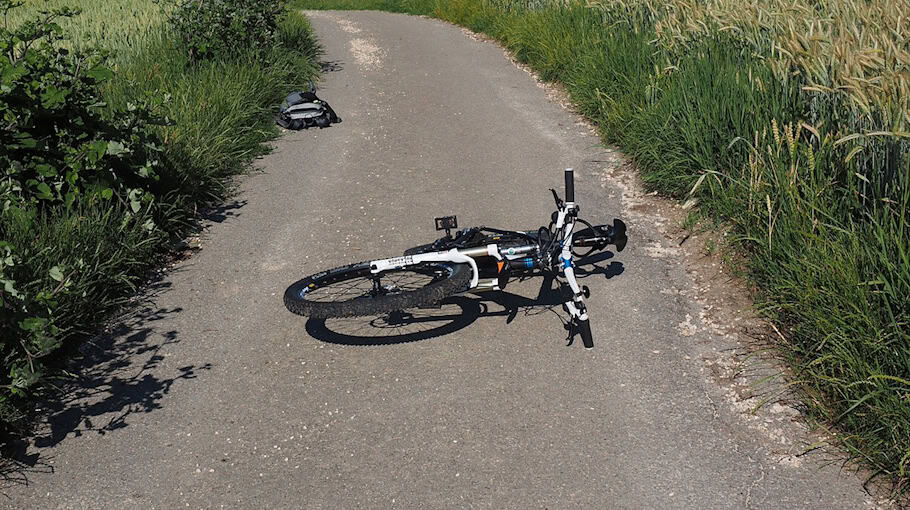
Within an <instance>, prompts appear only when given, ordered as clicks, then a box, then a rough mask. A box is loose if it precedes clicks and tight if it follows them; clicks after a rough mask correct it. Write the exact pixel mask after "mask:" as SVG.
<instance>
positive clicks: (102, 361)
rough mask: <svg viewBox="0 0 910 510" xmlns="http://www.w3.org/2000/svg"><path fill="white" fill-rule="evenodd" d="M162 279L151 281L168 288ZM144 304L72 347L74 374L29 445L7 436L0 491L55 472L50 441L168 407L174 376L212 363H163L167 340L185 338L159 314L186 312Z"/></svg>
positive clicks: (38, 415) (41, 411) (52, 397)
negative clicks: (35, 475)
mask: <svg viewBox="0 0 910 510" xmlns="http://www.w3.org/2000/svg"><path fill="white" fill-rule="evenodd" d="M168 286H169V285H167V284H163V285H159V286H157V287H155V286H152V289H155V288H157V289H159V291H160V290H161V289H164V288H167V287H168ZM154 294H155V292H154V290H153V292H151V293H149V294H148V295H146V296H145V297H144V299H143V302H144V303H145V305H146V306H144V307H142V308H140V309H139V311H137V312H133V313H132V314H130V315H128V316H127V318H126V319H124V320H121V321H119V323H117V325H116V326H114V327H113V328H112V329H111V330H110V331H109V332H107V333H105V334H102V335H100V336H98V337H96V338H94V339H93V340H91V341H89V342H86V343H85V344H83V345H81V346H80V347H79V348H78V350H75V349H74V352H75V354H76V356H75V357H74V359H72V360H71V361H69V362H67V364H66V373H67V374H68V376H66V377H60V378H57V379H55V380H54V381H53V385H52V387H50V388H49V389H48V390H47V392H46V394H45V395H44V397H43V399H42V401H41V402H40V403H39V404H38V407H37V408H36V409H35V410H34V413H33V414H34V416H33V418H34V419H33V421H34V422H35V423H37V425H36V427H35V434H34V436H33V439H32V441H31V447H29V444H28V442H27V441H25V440H22V439H12V440H11V439H7V440H6V442H5V443H4V445H3V452H2V454H3V459H2V460H3V462H0V491H2V490H4V489H6V488H8V487H11V486H13V485H27V484H28V474H29V473H35V472H53V468H52V467H51V465H50V464H49V463H48V462H47V460H48V458H50V457H49V452H48V451H43V449H45V448H51V447H53V446H55V445H58V444H59V443H60V442H61V441H63V440H64V439H65V438H67V437H79V436H83V435H87V434H99V435H104V434H108V433H111V432H113V431H116V430H119V429H122V428H125V427H127V426H128V425H129V419H130V416H132V415H134V414H140V413H150V412H153V411H155V410H156V409H160V408H161V407H162V400H163V398H164V396H165V395H167V394H168V393H169V392H170V391H171V389H172V387H173V386H174V384H175V383H177V382H178V381H184V380H189V379H194V378H196V377H197V375H198V373H199V371H201V370H208V369H210V368H211V366H212V365H211V364H210V363H205V364H201V365H185V366H180V367H176V368H174V369H166V368H164V367H162V362H163V361H164V359H165V353H166V351H167V347H168V346H171V345H173V344H175V343H177V342H178V341H179V335H178V332H177V331H175V330H167V329H166V328H158V327H157V324H156V323H157V322H158V321H161V320H162V319H164V318H166V317H168V316H172V315H174V314H177V313H180V312H181V311H182V308H179V307H175V308H156V307H152V306H148V305H149V303H150V302H151V296H152V295H154Z"/></svg>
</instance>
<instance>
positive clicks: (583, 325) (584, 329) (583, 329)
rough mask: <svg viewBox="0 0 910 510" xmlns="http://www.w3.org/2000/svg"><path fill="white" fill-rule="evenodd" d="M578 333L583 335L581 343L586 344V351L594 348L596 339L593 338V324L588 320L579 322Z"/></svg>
mask: <svg viewBox="0 0 910 510" xmlns="http://www.w3.org/2000/svg"><path fill="white" fill-rule="evenodd" d="M578 332H579V333H581V342H582V343H583V344H585V349H591V348H593V347H594V338H593V337H592V336H591V323H590V322H589V321H588V319H585V320H583V321H578Z"/></svg>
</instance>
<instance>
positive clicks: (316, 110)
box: [275, 82, 341, 129]
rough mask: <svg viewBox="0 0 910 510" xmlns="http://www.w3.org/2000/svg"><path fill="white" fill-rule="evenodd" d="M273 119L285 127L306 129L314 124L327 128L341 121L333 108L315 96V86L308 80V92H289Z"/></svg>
mask: <svg viewBox="0 0 910 510" xmlns="http://www.w3.org/2000/svg"><path fill="white" fill-rule="evenodd" d="M275 121H276V122H277V123H278V125H279V126H281V127H283V128H287V129H306V128H310V127H314V126H318V127H320V128H327V127H329V126H330V125H331V124H332V123H335V122H341V118H340V117H339V116H338V115H336V114H335V110H333V109H332V107H331V106H329V103H326V102H325V101H323V100H322V99H319V98H318V97H316V86H315V85H313V82H310V91H309V92H291V93H290V94H288V97H287V98H286V99H285V100H284V104H282V105H281V110H279V112H278V115H277V116H276V117H275Z"/></svg>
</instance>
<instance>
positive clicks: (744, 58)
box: [296, 0, 910, 493]
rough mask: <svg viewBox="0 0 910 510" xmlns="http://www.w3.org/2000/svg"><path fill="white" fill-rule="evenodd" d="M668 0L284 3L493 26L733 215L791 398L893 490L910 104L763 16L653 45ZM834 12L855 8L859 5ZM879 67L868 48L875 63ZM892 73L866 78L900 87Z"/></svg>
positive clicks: (908, 248) (686, 190) (908, 340)
mask: <svg viewBox="0 0 910 510" xmlns="http://www.w3.org/2000/svg"><path fill="white" fill-rule="evenodd" d="M671 3H673V2H671V1H669V0H668V1H667V2H663V3H660V2H658V3H654V2H637V1H627V2H622V1H619V0H617V1H609V2H607V1H604V2H599V5H598V6H596V7H592V6H589V5H582V4H581V3H580V2H572V1H569V2H546V1H516V0H511V1H510V0H450V1H445V2H442V1H434V0H423V1H417V0H413V1H400V2H396V1H393V0H376V1H371V2H358V3H356V5H355V3H353V2H348V1H331V0H297V2H296V5H297V6H299V7H301V8H306V9H324V8H352V7H355V6H356V7H357V8H374V9H385V10H392V11H398V12H410V13H413V14H426V13H432V15H434V16H436V17H438V18H441V19H444V20H447V21H450V22H452V23H456V24H459V25H463V26H466V27H468V28H470V29H472V30H474V31H477V32H483V33H485V34H487V35H490V36H492V37H493V38H495V39H497V40H499V41H500V42H501V43H502V44H503V45H505V46H506V47H507V48H509V49H510V50H511V51H512V52H513V53H514V54H515V56H516V57H517V59H518V60H520V61H521V62H523V63H526V64H528V65H530V66H531V67H532V68H534V69H535V70H536V71H537V72H539V73H540V75H541V77H542V78H543V79H545V80H548V81H559V82H561V83H563V84H564V85H565V87H566V90H567V91H568V93H569V95H570V96H571V98H572V100H573V101H574V102H575V104H576V105H577V106H578V108H579V109H580V111H581V112H583V113H584V115H586V116H587V117H588V118H589V119H590V120H592V121H593V122H595V123H596V124H597V126H598V127H599V130H600V134H601V137H602V138H603V139H604V141H606V142H610V143H616V144H617V145H619V146H620V147H622V148H623V149H624V150H625V151H626V152H627V153H629V154H630V155H632V156H633V157H634V158H635V160H636V162H637V164H638V166H639V168H640V169H641V172H642V177H643V179H644V181H645V183H646V185H647V186H648V187H650V188H651V189H654V190H659V191H661V192H663V193H665V194H667V195H670V196H673V197H677V198H680V199H684V198H695V199H697V200H698V203H699V206H700V208H701V210H702V212H703V213H705V214H707V215H709V216H711V217H713V218H716V219H717V220H719V221H723V222H726V223H729V224H731V225H732V226H733V227H734V231H735V232H736V233H737V236H736V239H737V240H736V248H737V249H738V250H740V251H741V252H742V253H743V254H745V255H746V260H747V266H748V277H749V278H750V279H751V281H752V282H753V283H754V284H755V285H756V287H757V288H758V289H759V291H758V295H757V301H758V303H759V307H760V309H761V311H762V312H763V313H764V314H766V315H767V316H768V317H770V318H771V319H773V320H774V321H775V322H776V323H777V324H778V325H779V329H780V330H781V331H782V332H784V333H785V340H783V341H782V342H781V343H780V344H779V347H780V352H781V353H782V354H783V356H784V357H785V358H786V359H787V360H788V361H789V362H790V364H791V365H792V367H793V369H794V374H795V377H796V381H795V382H796V383H797V384H798V385H800V387H802V388H803V390H804V391H805V392H804V394H805V400H804V401H805V404H806V409H807V411H808V412H809V414H810V415H811V416H813V417H815V418H816V419H817V420H818V423H819V424H820V425H821V426H823V427H828V428H830V429H831V432H832V435H833V436H834V437H836V438H837V440H839V441H840V443H841V444H842V445H843V446H844V447H845V448H846V449H847V451H848V452H850V454H851V455H852V456H853V458H855V459H856V460H857V461H859V462H860V463H862V464H863V465H864V466H866V467H868V468H869V469H871V470H872V472H873V477H879V476H881V477H884V478H885V479H887V480H889V481H890V482H892V483H893V485H892V486H893V488H894V490H895V491H896V493H906V492H907V491H908V489H910V297H908V296H910V156H908V154H910V142H908V138H910V135H908V134H907V132H906V131H907V130H906V123H905V122H907V121H908V120H910V114H908V112H907V111H906V107H905V106H902V105H903V104H904V103H903V99H901V98H897V99H893V100H892V99H891V97H892V95H890V94H889V93H887V90H886V88H882V92H881V94H879V95H877V96H876V95H875V94H871V93H869V94H862V90H860V88H858V87H853V88H850V87H851V85H848V84H850V83H853V84H856V83H860V82H859V81H856V80H866V81H868V82H869V84H870V85H869V86H870V87H872V85H871V84H873V83H877V82H874V81H869V80H871V79H872V78H869V77H858V76H859V75H858V74H855V73H858V71H856V70H855V69H854V68H853V67H849V66H847V67H848V69H847V70H846V71H845V70H844V69H843V66H841V62H840V61H835V60H832V59H831V58H827V59H826V57H825V55H826V54H825V53H824V51H830V52H831V55H834V54H835V53H837V51H838V50H836V49H831V50H825V49H824V48H822V49H819V50H818V52H819V53H820V55H814V54H813V55H808V51H807V55H802V56H798V57H799V58H797V57H793V58H792V59H790V60H787V59H786V58H785V57H782V56H781V55H783V53H780V54H776V53H774V52H775V51H777V50H778V49H786V48H787V47H789V46H787V44H788V43H787V41H797V43H798V41H799V40H801V39H800V37H799V34H793V33H791V34H790V38H789V39H788V38H786V37H783V36H781V37H783V39H778V38H776V37H777V35H775V34H774V32H773V30H775V28H774V27H771V28H769V27H768V26H765V25H761V26H758V28H756V29H755V30H754V31H752V32H750V31H749V30H745V29H743V28H742V27H740V26H737V25H733V24H730V25H728V26H724V25H722V24H720V23H719V22H717V21H716V19H721V18H720V17H717V16H715V18H716V19H715V20H714V21H711V20H708V21H705V22H703V23H701V24H699V23H691V24H689V25H691V26H694V27H696V29H697V32H698V33H697V37H690V38H688V39H685V40H686V43H685V45H684V51H677V50H676V49H674V46H673V45H667V46H662V45H660V44H659V43H660V41H661V40H662V38H664V37H667V31H668V30H670V29H669V28H668V27H673V26H677V27H685V26H689V25H687V24H686V23H685V22H678V23H676V25H673V24H672V23H669V22H668V21H667V20H666V16H667V12H676V11H674V10H673V9H670V8H669V7H668V8H666V9H663V8H662V7H661V6H668V5H669V4H671ZM835 3H839V4H844V5H841V7H843V9H839V10H837V9H836V10H837V11H838V12H841V11H849V10H850V9H849V5H846V4H849V3H850V0H841V2H835ZM886 8H887V7H886ZM873 10H874V9H871V8H870V9H869V11H870V12H871V11H873ZM730 12H735V9H730ZM799 12H800V16H812V15H813V14H812V12H814V11H812V10H811V9H809V10H805V9H803V10H799ZM851 12H854V13H859V14H858V16H859V18H861V16H862V13H863V12H866V11H864V10H862V9H860V10H853V11H851ZM778 14H780V16H783V18H782V19H783V22H782V23H780V26H782V27H785V26H787V23H786V21H787V19H788V18H787V16H791V18H792V19H797V18H796V17H795V15H793V14H788V12H787V11H784V12H783V13H782V14H781V13H778ZM859 18H858V21H857V22H856V23H857V24H862V19H859ZM705 19H708V18H707V17H706V18H705ZM882 19H889V18H887V16H883V17H882ZM897 19H898V20H899V19H900V16H897ZM676 21H678V20H676ZM712 23H713V24H712ZM731 23H732V22H731ZM813 23H814V21H813ZM702 28H704V30H702ZM847 28H849V27H847ZM899 28H900V27H897V28H896V29H895V30H892V32H887V30H889V29H888V27H887V26H882V27H880V29H881V30H883V32H882V34H884V35H883V37H882V38H881V40H883V41H884V40H887V41H891V40H892V38H895V39H894V40H897V41H898V42H897V43H896V44H898V45H902V44H906V38H904V36H903V35H901V33H900V30H899ZM679 30H683V28H680V29H679ZM693 30H694V29H693ZM791 32H792V31H791ZM769 33H771V36H768V34H769ZM743 34H745V35H743ZM750 34H752V35H755V34H758V35H755V37H754V38H752V39H750V37H751V36H750ZM892 34H893V37H892ZM785 35H786V34H785ZM669 37H670V39H672V40H674V41H678V40H683V39H684V38H682V37H680V38H673V37H672V34H671V36H669ZM768 37H770V39H768ZM769 41H770V42H769ZM776 41H783V42H776ZM765 43H768V44H765ZM824 43H825V41H824V40H822V41H821V43H819V45H821V46H823V45H824ZM794 44H796V43H794ZM812 44H815V43H812ZM875 44H878V43H875ZM883 44H884V43H883ZM889 44H895V43H890V42H889ZM762 45H764V46H762ZM810 46H811V45H810ZM817 46H818V45H817ZM763 48H764V49H763ZM791 49H792V48H791ZM816 49H817V48H816ZM873 49H874V48H873ZM793 51H795V50H793ZM793 51H790V52H787V53H788V54H789V55H791V56H793V55H795V53H793ZM872 53H874V54H879V53H881V52H879V53H875V52H874V51H872ZM882 54H883V53H882ZM781 62H783V64H782V63H781ZM826 62H827V64H826ZM876 62H878V61H876ZM826 65H827V66H829V67H825V66H826ZM875 65H878V64H875ZM894 65H897V64H894V63H893V62H888V61H887V60H883V61H882V63H881V67H882V68H883V69H884V68H889V69H890V67H893V66H894ZM819 66H821V67H819ZM870 66H873V63H872V62H871V61H870V63H868V64H867V67H866V69H868V68H870ZM782 69H783V70H784V71H786V72H784V73H783V74H782V71H781V70H782ZM826 69H827V70H830V71H831V72H828V73H826ZM850 73H854V74H850ZM883 73H884V71H883ZM898 74H899V73H898ZM898 74H894V73H891V74H887V73H885V74H883V75H882V76H886V77H889V76H890V78H888V80H890V81H889V83H898V84H899V83H900V77H899V76H898ZM839 77H840V78H839ZM828 78H830V80H831V81H830V82H824V80H825V79H828ZM838 80H841V81H838ZM888 80H885V81H888ZM899 86H900V85H895V87H898V88H899ZM870 90H871V89H870ZM876 90H877V89H876ZM844 91H846V92H844ZM857 91H858V92H857ZM865 96H869V97H872V99H869V97H865ZM864 97H865V99H863V98H864ZM876 98H877V99H876ZM864 101H865V102H864Z"/></svg>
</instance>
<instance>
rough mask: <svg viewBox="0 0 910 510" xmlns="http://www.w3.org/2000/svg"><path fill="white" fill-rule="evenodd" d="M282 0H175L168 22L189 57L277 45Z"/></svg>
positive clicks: (195, 58)
mask: <svg viewBox="0 0 910 510" xmlns="http://www.w3.org/2000/svg"><path fill="white" fill-rule="evenodd" d="M284 4H285V2H284V1H283V0H176V5H175V6H174V9H173V10H172V12H171V14H170V16H169V18H168V22H169V24H170V25H171V28H172V29H173V30H174V31H175V33H176V34H177V36H178V37H179V38H180V40H181V41H182V42H183V45H184V47H185V49H186V51H187V53H188V54H189V56H190V58H191V59H192V60H195V61H198V60H204V59H210V58H214V57H220V56H228V55H232V54H237V53H240V52H246V51H249V50H250V49H268V48H272V47H274V46H275V45H276V43H277V41H278V37H279V31H278V23H279V22H280V20H281V19H282V18H283V17H284V14H285V5H284Z"/></svg>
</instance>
